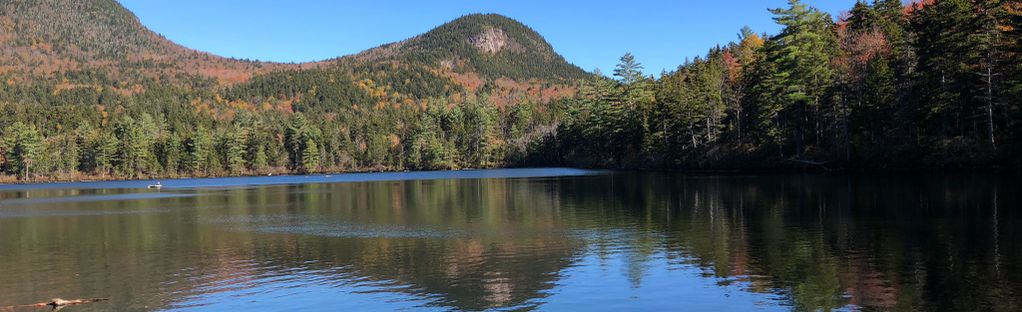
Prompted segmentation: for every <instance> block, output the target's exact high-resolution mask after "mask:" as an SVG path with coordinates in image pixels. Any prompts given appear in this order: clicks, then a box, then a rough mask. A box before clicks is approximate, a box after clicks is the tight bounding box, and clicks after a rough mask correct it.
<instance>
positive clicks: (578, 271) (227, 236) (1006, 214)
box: [0, 169, 1022, 311]
mask: <svg viewBox="0 0 1022 312" xmlns="http://www.w3.org/2000/svg"><path fill="white" fill-rule="evenodd" d="M161 182H162V183H163V184H164V185H165V186H166V187H165V188H164V189H162V190H148V189H145V185H146V184H151V181H124V182H102V183H73V184H47V185H17V186H0V306H3V305H13V304H24V303H34V302H39V301H44V300H46V299H48V298H53V297H61V298H86V297H110V298H111V300H110V301H109V302H103V303H96V304H92V305H86V306H75V307H71V308H69V309H66V310H65V311H109V310H124V311H145V310H171V311H223V310H228V311H230V310H237V309H246V310H302V309H319V310H330V311H345V310H360V311H361V310H420V309H422V310H530V309H535V310H609V311H616V310H652V311H662V310H686V311H788V310H865V311H871V310H878V311H887V310H943V311H952V310H954V311H968V310H984V311H987V310H1005V311H1011V310H1020V309H1022V306H1020V303H1022V302H1020V301H1022V300H1020V298H1022V297H1020V296H1022V293H1020V291H1022V268H1020V265H1022V243H1020V239H1022V232H1020V230H1016V229H1019V228H1020V227H1019V226H1020V225H1022V224H1019V223H1020V222H1019V221H1022V219H1020V218H1022V215H1020V214H1019V212H1020V210H1019V208H1020V207H1019V204H1020V201H1019V195H1018V193H1019V190H1022V188H1020V183H1019V182H1020V181H1019V180H1018V178H1015V177H1009V176H1000V175H989V174H968V175H883V176H860V175H851V176H848V175H806V174H795V175H722V176H708V175H683V174H655V173H611V172H600V171H583V170H575V169H525V170H494V171H486V170H484V171H458V172H426V173H387V174H357V175H332V176H311V177H303V176H288V177H261V178H233V179H199V180H171V181H161Z"/></svg>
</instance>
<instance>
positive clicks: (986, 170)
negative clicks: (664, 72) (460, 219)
mask: <svg viewBox="0 0 1022 312" xmlns="http://www.w3.org/2000/svg"><path fill="white" fill-rule="evenodd" d="M544 169H549V170H560V169H571V170H583V171H593V172H596V171H608V172H636V173H649V172H659V173H669V174H692V175H735V174H840V175H857V174H881V175H882V174H906V173H915V174H964V173H980V174H1002V173H1017V172H1022V168H1015V167H962V168H882V169H877V168H839V169H822V168H776V167H775V168H769V167H763V168H739V169H659V168H590V167H570V166H550V167H496V168H460V169H440V170H407V169H400V170H396V169H366V170H350V171H318V172H310V173H301V172H293V171H289V170H283V169H281V170H265V171H261V172H248V173H242V174H207V175H153V176H149V177H136V178H131V177H125V176H117V175H75V178H61V177H53V176H43V177H41V178H40V177H37V178H34V179H29V180H22V179H18V178H16V177H14V176H10V175H0V186H17V185H48V184H67V183H99V182H125V183H129V182H144V181H160V180H163V181H167V180H170V181H173V180H199V179H230V178H238V179H243V178H258V177H313V176H331V175H347V174H371V173H439V172H463V171H486V170H544Z"/></svg>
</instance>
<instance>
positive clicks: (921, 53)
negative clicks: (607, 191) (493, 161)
mask: <svg viewBox="0 0 1022 312" xmlns="http://www.w3.org/2000/svg"><path fill="white" fill-rule="evenodd" d="M789 4H790V6H789V7H787V8H781V9H773V10H771V12H772V13H773V14H774V20H775V21H776V22H777V23H778V24H780V25H782V26H783V30H782V31H781V32H780V33H779V34H777V35H773V36H766V35H759V34H756V33H754V32H753V31H751V30H750V29H748V28H745V29H743V30H742V32H741V33H740V35H739V40H738V41H736V42H733V43H730V44H728V45H726V46H719V47H715V48H713V49H711V50H710V51H709V52H708V53H707V55H705V56H702V57H698V58H695V59H694V60H691V61H687V62H686V63H685V64H683V65H681V66H680V67H679V68H678V69H677V70H675V71H672V72H665V73H662V74H661V75H660V77H659V78H652V77H649V76H646V75H643V74H642V73H641V69H642V68H641V65H640V64H638V63H637V62H636V61H635V60H634V57H633V56H632V55H630V54H629V55H625V56H624V57H622V58H621V63H620V64H619V65H618V66H617V68H616V69H615V71H614V76H615V77H616V78H617V79H611V78H608V77H604V76H601V75H597V76H596V77H593V78H592V79H589V80H588V81H585V82H584V83H583V84H582V86H581V88H580V92H579V94H578V96H577V97H576V99H574V101H573V103H571V104H569V109H567V110H566V116H565V117H564V118H563V122H562V123H561V125H560V130H559V131H558V136H557V137H556V138H554V139H553V140H554V141H555V142H556V144H555V145H557V148H556V149H557V150H558V151H557V152H556V153H557V154H558V155H564V157H563V158H562V161H564V162H565V163H574V164H581V165H586V166H594V167H644V168H654V167H668V168H703V169H721V168H750V167H758V168H778V167H785V168H791V167H820V166H823V167H828V168H920V167H975V166H983V167H989V166H1000V165H1011V166H1018V165H1020V163H1019V148H1018V143H1019V141H1018V138H1019V135H1020V127H1019V126H1020V124H1019V122H1020V121H1022V118H1020V117H1022V116H1020V113H1022V109H1020V108H1022V107H1020V102H1022V94H1020V91H1022V75H1020V73H1022V67H1020V64H1022V62H1020V58H1019V56H1020V55H1019V52H1020V41H1019V39H1020V31H1022V29H1020V22H1022V20H1020V16H1022V15H1020V13H1022V4H1020V2H1018V1H997V0H936V1H926V2H919V3H914V4H912V5H909V6H908V7H905V6H903V5H902V3H901V1H898V0H876V1H874V2H872V3H867V2H865V1H859V2H858V3H856V5H855V6H854V8H853V9H852V10H851V12H850V13H848V14H847V15H846V16H843V17H841V18H840V19H838V20H836V21H835V20H834V19H833V18H832V17H831V16H830V15H829V14H827V13H824V12H821V11H819V10H818V9H815V8H813V7H810V6H808V5H806V4H803V3H801V2H800V1H798V0H791V1H789Z"/></svg>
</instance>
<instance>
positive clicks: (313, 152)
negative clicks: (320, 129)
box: [301, 138, 319, 172]
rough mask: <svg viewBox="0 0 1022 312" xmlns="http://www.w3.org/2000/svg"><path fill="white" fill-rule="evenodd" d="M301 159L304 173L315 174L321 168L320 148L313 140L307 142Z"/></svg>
mask: <svg viewBox="0 0 1022 312" xmlns="http://www.w3.org/2000/svg"><path fill="white" fill-rule="evenodd" d="M301 159H302V167H301V169H302V172H315V171H316V170H317V169H318V168H319V147H318V146H317V144H316V141H314V140H313V139H312V138H309V139H308V140H306V141H305V144H304V146H303V149H302V158H301Z"/></svg>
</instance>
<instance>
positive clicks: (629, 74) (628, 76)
mask: <svg viewBox="0 0 1022 312" xmlns="http://www.w3.org/2000/svg"><path fill="white" fill-rule="evenodd" d="M614 76H616V77H618V78H620V79H621V82H622V83H625V84H631V83H634V82H636V81H638V80H639V79H641V78H642V77H643V76H642V64H641V63H639V62H637V61H635V56H634V55H632V53H625V55H624V56H621V60H620V62H618V64H617V67H615V68H614Z"/></svg>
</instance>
